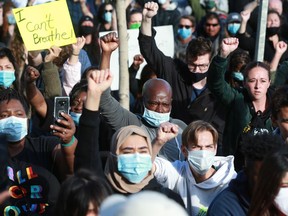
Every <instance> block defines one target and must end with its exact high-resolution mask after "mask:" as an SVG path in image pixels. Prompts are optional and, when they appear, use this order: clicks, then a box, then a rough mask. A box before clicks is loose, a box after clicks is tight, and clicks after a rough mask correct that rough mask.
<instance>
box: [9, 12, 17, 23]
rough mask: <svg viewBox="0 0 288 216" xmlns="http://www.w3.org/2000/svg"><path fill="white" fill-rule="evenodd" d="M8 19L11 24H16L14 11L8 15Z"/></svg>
mask: <svg viewBox="0 0 288 216" xmlns="http://www.w3.org/2000/svg"><path fill="white" fill-rule="evenodd" d="M7 20H8V24H9V25H15V24H16V20H15V17H14V15H13V14H12V13H11V14H8V15H7Z"/></svg>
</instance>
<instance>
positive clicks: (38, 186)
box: [0, 160, 60, 216]
mask: <svg viewBox="0 0 288 216" xmlns="http://www.w3.org/2000/svg"><path fill="white" fill-rule="evenodd" d="M1 174H2V173H1ZM6 174H7V176H8V185H7V190H8V191H9V195H10V197H8V198H7V199H6V200H5V201H4V202H3V203H1V205H0V215H7V216H9V215H21V216H22V215H23V216H26V215H51V212H52V211H53V207H54V205H55V203H56V200H57V197H58V192H59V190H60V184H59V182H58V180H57V179H56V177H55V176H54V175H53V174H51V173H50V172H49V171H47V170H46V169H44V168H42V167H39V166H35V165H32V164H29V163H25V162H22V161H21V162H19V161H16V160H13V161H9V162H8V166H7V173H6Z"/></svg>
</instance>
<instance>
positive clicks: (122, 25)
mask: <svg viewBox="0 0 288 216" xmlns="http://www.w3.org/2000/svg"><path fill="white" fill-rule="evenodd" d="M116 16H117V29H118V37H119V40H120V46H119V98H120V104H121V106H122V107H124V108H125V109H128V110H129V73H128V33H127V24H126V1H125V0H116Z"/></svg>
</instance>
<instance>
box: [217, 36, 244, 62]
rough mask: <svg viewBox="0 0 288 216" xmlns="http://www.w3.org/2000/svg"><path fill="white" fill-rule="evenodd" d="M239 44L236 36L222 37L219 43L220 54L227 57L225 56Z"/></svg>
mask: <svg viewBox="0 0 288 216" xmlns="http://www.w3.org/2000/svg"><path fill="white" fill-rule="evenodd" d="M238 45H239V41H238V38H235V37H230V38H224V39H223V40H222V43H221V49H220V56H221V57H223V58H227V56H228V55H229V54H230V53H231V52H233V51H234V50H236V49H237V47H238Z"/></svg>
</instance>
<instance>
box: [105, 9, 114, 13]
mask: <svg viewBox="0 0 288 216" xmlns="http://www.w3.org/2000/svg"><path fill="white" fill-rule="evenodd" d="M105 12H106V13H107V12H110V13H112V12H113V9H111V10H105Z"/></svg>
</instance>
